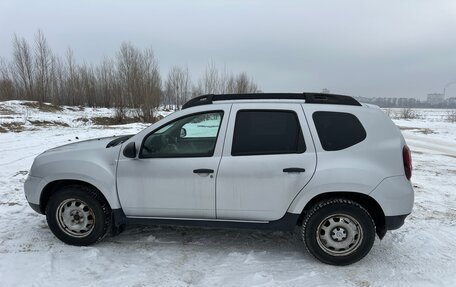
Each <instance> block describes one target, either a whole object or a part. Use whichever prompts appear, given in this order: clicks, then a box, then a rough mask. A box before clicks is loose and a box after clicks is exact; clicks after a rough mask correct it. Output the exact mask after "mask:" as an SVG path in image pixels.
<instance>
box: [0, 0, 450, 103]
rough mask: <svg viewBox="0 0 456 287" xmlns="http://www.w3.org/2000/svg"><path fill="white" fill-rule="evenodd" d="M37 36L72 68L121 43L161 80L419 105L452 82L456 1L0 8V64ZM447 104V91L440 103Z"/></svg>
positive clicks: (4, 2) (10, 3) (58, 0)
mask: <svg viewBox="0 0 456 287" xmlns="http://www.w3.org/2000/svg"><path fill="white" fill-rule="evenodd" d="M38 29H41V30H42V31H43V33H44V34H45V36H46V38H47V40H48V42H49V44H50V46H51V48H52V49H53V51H54V52H56V53H58V54H60V55H63V54H64V53H65V50H66V49H67V48H68V47H71V48H72V49H73V50H74V54H75V56H76V58H77V60H78V61H79V62H83V61H85V62H87V63H97V62H98V61H100V60H101V59H102V58H103V56H114V55H115V53H116V51H117V49H118V48H119V46H120V44H121V43H122V42H123V41H127V42H131V43H132V44H133V45H135V46H137V47H140V48H148V47H152V48H153V50H154V52H155V55H156V57H157V59H158V61H159V65H160V70H161V72H162V75H163V76H166V73H167V72H168V70H169V69H170V67H172V66H173V65H188V67H189V69H190V71H191V76H192V79H193V80H196V79H197V78H198V77H199V76H200V74H201V72H202V71H203V70H204V68H205V67H206V65H207V64H208V62H209V61H211V60H212V61H214V62H215V63H216V64H217V65H218V66H220V67H223V66H226V67H227V69H228V70H230V71H233V72H241V71H245V72H247V73H248V74H249V75H251V76H252V77H253V78H254V79H255V81H256V82H257V83H258V85H259V86H260V88H261V89H262V90H263V91H264V92H301V91H321V90H322V89H323V88H328V89H329V90H330V91H331V92H334V93H343V94H350V95H354V96H367V97H382V96H386V97H419V98H424V97H425V96H426V94H427V93H432V92H442V91H443V88H444V86H445V84H447V83H449V82H452V81H455V80H456V1H454V0H448V1H418V0H413V1H397V0H395V1H385V0H383V1H375V2H374V1H365V0H364V1H321V0H319V1H246V0H244V1H215V0H212V1H169V0H166V1H165V0H163V1H146V0H144V1H132V0H130V1H127V0H123V1H95V0H91V1H74V0H73V1H65V0H53V1H51V0H49V1H43V0H41V1H20V0H1V1H0V57H3V58H6V59H9V58H11V50H12V48H11V40H12V38H13V36H14V34H15V33H16V34H17V35H18V36H21V37H25V38H26V39H28V40H29V41H30V42H31V41H32V40H33V36H34V34H35V33H36V32H37V30H38ZM448 96H453V97H455V96H456V84H455V85H451V86H449V87H448V89H447V97H448Z"/></svg>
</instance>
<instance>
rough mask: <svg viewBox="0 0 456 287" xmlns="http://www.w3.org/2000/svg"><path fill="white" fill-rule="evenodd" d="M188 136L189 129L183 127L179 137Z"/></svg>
mask: <svg viewBox="0 0 456 287" xmlns="http://www.w3.org/2000/svg"><path fill="white" fill-rule="evenodd" d="M186 136H187V130H186V129H185V128H181V131H180V135H179V137H181V138H185V137H186Z"/></svg>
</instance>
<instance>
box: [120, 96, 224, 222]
mask: <svg viewBox="0 0 456 287" xmlns="http://www.w3.org/2000/svg"><path fill="white" fill-rule="evenodd" d="M229 107H230V106H228V105H224V106H221V107H219V108H217V109H213V107H212V109H210V107H202V108H199V111H198V112H194V113H189V114H188V111H183V113H187V114H185V115H182V116H179V117H177V116H175V115H172V116H170V119H169V120H168V121H167V122H166V123H165V124H162V125H161V126H159V127H156V128H154V129H153V130H152V131H148V133H144V132H143V133H140V134H139V135H138V136H136V138H135V139H133V140H135V141H136V142H135V143H136V146H138V147H139V155H138V157H137V158H134V159H131V158H126V157H124V156H123V155H120V156H119V161H118V169H117V188H118V193H119V200H120V202H121V205H122V209H123V211H124V212H125V214H126V215H127V217H173V218H207V219H213V218H215V174H216V172H217V169H218V165H219V162H220V158H221V153H222V143H223V140H224V135H225V130H226V123H227V118H228V114H229ZM197 110H198V109H197ZM180 113H182V112H180Z"/></svg>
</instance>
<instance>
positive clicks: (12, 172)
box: [0, 101, 456, 286]
mask: <svg viewBox="0 0 456 287" xmlns="http://www.w3.org/2000/svg"><path fill="white" fill-rule="evenodd" d="M419 113H420V114H421V118H420V119H415V120H395V122H396V124H398V125H399V126H401V127H402V129H403V133H404V135H405V137H406V139H407V142H408V143H409V145H410V147H411V149H412V152H413V160H414V168H415V170H414V174H413V178H412V179H413V184H414V186H415V192H416V201H415V209H414V211H413V213H412V215H411V216H409V217H408V218H407V220H406V223H405V225H404V226H403V227H402V228H401V229H399V230H396V231H393V232H389V233H388V234H387V235H386V236H385V238H384V239H383V240H382V241H380V240H378V239H377V240H376V242H375V245H374V247H373V249H372V251H371V252H370V253H369V254H368V255H367V257H366V258H364V259H363V260H362V261H360V262H358V263H356V264H353V265H350V266H346V267H334V266H328V265H324V264H322V263H319V262H318V261H316V260H315V259H313V258H312V256H311V255H309V254H308V253H307V252H306V251H305V248H304V246H303V244H302V243H301V242H300V241H299V240H298V239H297V238H296V237H295V236H294V235H293V234H292V233H287V232H260V231H250V230H221V229H199V228H183V227H134V226H133V227H129V228H128V229H127V230H126V231H125V232H124V233H122V234H121V235H119V236H117V237H113V238H107V239H105V240H104V241H102V242H100V243H98V244H96V245H94V246H91V247H74V246H68V245H65V244H63V243H62V242H60V241H59V240H58V239H57V238H55V237H54V236H53V235H52V233H51V231H50V230H49V228H48V227H47V224H46V220H45V217H44V216H42V215H39V214H37V213H35V212H34V211H33V210H32V209H31V208H30V207H29V206H28V204H27V202H26V200H25V198H24V195H23V183H24V180H25V178H26V176H27V171H28V169H29V168H30V166H31V164H32V161H33V158H34V157H35V156H36V155H38V154H39V153H41V152H42V151H44V150H46V149H48V148H52V147H55V146H58V145H62V144H65V143H69V142H74V141H78V140H84V139H88V138H94V137H101V136H110V135H114V134H115V135H120V134H131V133H135V132H137V131H139V130H141V129H142V128H144V127H145V125H143V124H129V125H122V126H98V125H95V124H92V123H91V121H90V118H91V117H94V116H110V115H112V111H111V110H108V109H88V108H81V109H78V108H76V109H75V108H64V109H63V110H62V111H58V112H53V111H49V112H42V111H39V110H38V109H36V108H32V107H29V106H23V105H21V102H17V101H10V102H0V286H456V272H455V271H456V267H455V266H456V191H455V184H456V124H455V123H447V122H445V121H444V116H445V114H446V111H442V110H419ZM84 118H85V119H84ZM87 119H88V120H87ZM37 121H40V122H41V123H40V122H37ZM43 121H47V122H44V123H43ZM12 122H16V124H11V123H12ZM2 127H3V132H2ZM10 129H11V130H16V131H18V130H22V131H21V132H12V131H9V130H10Z"/></svg>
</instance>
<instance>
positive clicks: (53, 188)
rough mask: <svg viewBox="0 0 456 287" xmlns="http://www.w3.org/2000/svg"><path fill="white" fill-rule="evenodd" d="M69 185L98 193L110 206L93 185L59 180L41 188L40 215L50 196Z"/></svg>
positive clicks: (43, 211)
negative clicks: (79, 186) (86, 188)
mask: <svg viewBox="0 0 456 287" xmlns="http://www.w3.org/2000/svg"><path fill="white" fill-rule="evenodd" d="M70 185H82V186H86V187H88V188H90V189H92V190H93V191H94V192H96V193H98V194H99V195H100V196H101V198H102V199H103V200H104V201H106V203H107V204H108V205H109V206H110V207H111V204H110V203H109V201H108V200H107V198H106V196H105V195H104V194H103V192H101V191H100V189H99V188H97V187H96V186H95V185H93V184H91V183H89V182H86V181H83V180H76V179H60V180H54V181H52V182H49V183H48V184H46V186H45V187H44V188H43V191H42V192H41V196H40V212H41V213H42V214H45V211H46V206H47V204H48V202H49V199H50V198H51V196H52V195H53V194H54V193H55V192H57V191H58V190H59V189H60V188H62V187H64V186H70Z"/></svg>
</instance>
